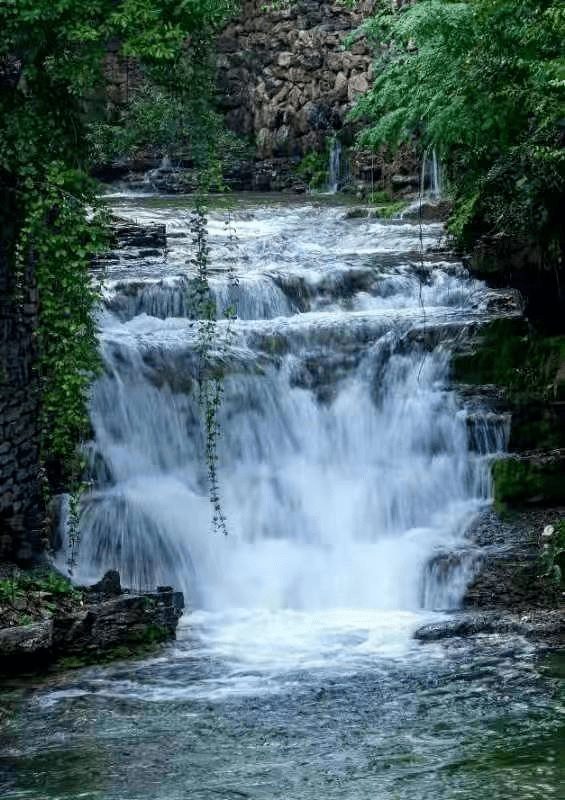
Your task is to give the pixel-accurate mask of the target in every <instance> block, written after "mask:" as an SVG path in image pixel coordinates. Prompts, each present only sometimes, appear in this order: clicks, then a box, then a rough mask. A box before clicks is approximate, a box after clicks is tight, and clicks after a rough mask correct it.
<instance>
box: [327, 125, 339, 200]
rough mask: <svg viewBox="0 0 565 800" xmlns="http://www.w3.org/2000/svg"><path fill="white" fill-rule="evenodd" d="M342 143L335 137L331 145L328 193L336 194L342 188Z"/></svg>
mask: <svg viewBox="0 0 565 800" xmlns="http://www.w3.org/2000/svg"><path fill="white" fill-rule="evenodd" d="M341 153H342V150H341V142H340V141H339V139H338V138H337V136H334V137H333V138H332V139H331V144H330V156H329V162H328V191H329V192H331V193H332V194H335V193H336V192H337V190H338V189H339V186H340V179H341Z"/></svg>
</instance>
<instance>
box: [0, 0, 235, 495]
mask: <svg viewBox="0 0 565 800" xmlns="http://www.w3.org/2000/svg"><path fill="white" fill-rule="evenodd" d="M233 9H234V3H233V0H191V1H190V2H189V1H188V0H184V1H183V2H178V0H118V2H116V0H91V2H89V3H86V4H85V3H82V2H80V0H17V2H16V0H8V1H7V2H3V3H1V4H0V195H1V196H2V198H3V201H4V202H2V203H1V204H0V263H4V264H6V265H7V266H8V268H9V270H10V272H11V274H12V276H13V279H12V286H13V287H15V288H14V292H15V293H14V297H13V300H14V302H23V300H24V299H25V298H24V294H25V290H26V289H29V288H30V287H29V285H28V286H26V285H24V283H25V282H28V281H29V277H28V273H29V268H30V267H31V268H32V273H33V278H32V280H33V281H35V282H36V284H37V287H38V290H39V298H40V318H39V328H38V332H37V341H38V362H37V364H38V372H39V380H40V388H41V408H42V411H41V423H42V430H43V460H44V462H46V463H49V462H53V461H54V460H62V461H63V462H64V463H65V470H64V471H65V473H66V475H65V476H64V478H65V479H66V480H68V478H69V476H70V477H71V478H72V477H73V476H75V475H76V472H77V464H76V459H75V452H76V451H75V445H76V442H77V440H79V439H80V438H81V436H83V435H84V434H85V432H86V430H87V428H86V426H87V422H86V415H85V399H86V390H87V387H88V384H89V381H90V379H91V378H92V376H93V375H94V374H95V372H96V369H97V357H96V337H95V326H94V323H93V321H92V311H93V306H94V304H95V302H96V299H97V296H98V295H97V291H96V288H95V287H93V286H92V284H91V281H90V278H89V275H88V265H89V261H90V259H91V258H92V256H93V255H95V254H96V253H97V252H98V251H99V250H100V248H101V247H103V245H104V241H105V233H104V221H103V216H102V214H101V212H100V210H99V209H98V208H97V205H96V197H95V191H96V190H95V186H94V185H93V184H92V183H91V182H90V181H89V180H88V178H87V170H88V166H89V157H90V154H91V153H92V147H93V137H92V136H89V135H88V134H89V130H91V117H92V109H93V100H94V98H95V96H96V91H98V89H99V88H101V87H103V84H104V76H103V69H102V65H103V59H104V56H105V54H106V46H107V43H108V42H109V41H110V40H112V39H114V40H115V39H116V38H117V39H119V40H120V43H121V54H122V55H124V56H131V57H135V58H136V59H137V60H138V62H139V64H140V66H141V68H143V69H144V70H145V71H146V74H147V75H148V76H150V77H151V79H152V81H153V83H154V84H155V85H159V86H161V87H163V89H162V91H163V92H164V93H165V94H167V97H168V96H170V95H171V93H172V89H173V88H174V87H175V84H176V85H177V86H178V85H182V86H184V87H186V86H189V87H190V104H189V106H187V108H188V107H189V110H190V114H191V115H192V118H193V120H195V122H194V124H193V127H192V131H193V134H194V135H193V141H192V151H193V157H194V158H195V160H196V161H197V162H198V163H199V164H205V165H206V168H207V169H208V172H209V174H213V172H214V170H213V163H212V161H213V159H212V147H211V144H212V141H213V133H212V130H213V127H212V126H210V125H209V118H210V115H209V113H208V111H209V102H208V97H209V91H208V90H209V87H210V74H211V73H210V70H209V69H208V65H209V64H210V48H209V42H210V37H211V36H212V35H213V32H214V31H215V30H217V28H218V26H219V25H220V24H221V23H222V22H223V21H224V20H225V18H226V15H227V14H229V13H231V12H232V10H233ZM203 64H205V65H206V69H202V68H201V67H202V65H203ZM160 108H161V110H162V109H163V104H161V106H160ZM132 113H133V112H132ZM144 113H145V121H144V123H143V125H144V126H145V128H146V129H147V131H146V132H147V135H149V134H152V133H153V132H154V127H153V128H151V126H149V125H148V123H147V116H148V115H149V113H150V111H149V107H148V106H147V104H146V106H145V111H144ZM139 114H140V115H141V116H143V114H142V113H141V111H139ZM153 124H154V125H155V124H158V120H157V119H156V117H155V115H154V118H153ZM170 124H171V123H170V120H169V121H167V125H170ZM204 128H206V129H207V131H209V133H208V134H207V135H202V131H203V129H204ZM122 138H125V139H127V136H126V134H125V133H124V134H123V136H122ZM216 172H217V170H216Z"/></svg>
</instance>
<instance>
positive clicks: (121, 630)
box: [0, 570, 184, 673]
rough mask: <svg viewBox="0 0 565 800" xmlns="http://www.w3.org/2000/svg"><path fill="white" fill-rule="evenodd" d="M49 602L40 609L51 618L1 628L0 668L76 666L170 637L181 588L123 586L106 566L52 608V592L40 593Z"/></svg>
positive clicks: (10, 670)
mask: <svg viewBox="0 0 565 800" xmlns="http://www.w3.org/2000/svg"><path fill="white" fill-rule="evenodd" d="M42 594H43V595H44V600H46V601H48V605H46V606H45V608H44V609H42V608H41V607H40V608H39V612H40V613H45V614H52V616H51V617H49V618H47V619H43V620H39V621H37V622H34V623H31V624H29V625H21V624H20V625H12V626H11V627H7V628H2V629H0V671H1V672H4V673H14V672H19V671H22V670H25V671H36V670H37V669H40V668H45V667H49V666H50V665H53V664H56V663H58V662H60V661H61V660H62V659H68V658H72V659H73V660H74V662H76V665H77V666H78V665H80V664H83V663H91V662H95V661H97V660H100V659H101V658H107V657H108V656H109V655H111V654H112V652H113V651H114V650H116V649H118V648H119V655H120V656H121V657H124V656H126V655H135V654H136V652H138V651H139V649H140V648H142V647H144V646H147V645H153V644H155V643H158V642H163V641H166V640H168V639H172V638H174V636H175V631H176V627H177V624H178V620H179V618H180V617H181V615H182V611H183V608H184V597H183V594H182V592H175V591H174V590H173V589H172V587H170V586H160V587H158V589H157V590H156V591H155V592H147V593H145V594H133V593H128V592H127V591H123V590H122V588H121V584H120V576H119V573H118V572H117V571H116V570H110V571H109V572H107V573H106V575H104V577H103V578H102V580H100V581H99V582H98V583H97V584H94V585H93V586H91V587H89V588H88V589H84V590H80V589H77V591H76V596H75V597H74V600H73V601H72V602H71V600H70V598H65V600H64V602H61V603H60V604H59V605H58V606H57V607H56V608H55V610H54V611H53V610H52V608H53V605H55V604H56V603H55V597H54V596H53V595H51V594H49V593H45V592H44V593H42Z"/></svg>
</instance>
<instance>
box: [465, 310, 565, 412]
mask: <svg viewBox="0 0 565 800" xmlns="http://www.w3.org/2000/svg"><path fill="white" fill-rule="evenodd" d="M481 333H482V335H481V339H480V341H479V342H478V344H477V347H476V349H475V352H474V353H472V354H471V355H465V356H459V357H458V358H456V359H455V360H454V366H453V368H454V377H455V379H456V380H457V381H459V382H462V383H463V382H464V383H474V384H486V383H496V384H498V385H499V386H503V387H505V388H506V389H507V390H508V393H509V395H510V396H512V397H514V399H518V398H519V396H520V395H521V394H527V395H529V396H530V397H531V396H532V395H537V396H538V397H540V398H550V399H554V400H561V399H565V336H540V335H539V334H538V333H537V332H536V331H535V330H534V329H533V328H532V327H531V326H530V325H529V324H528V322H527V321H526V320H523V319H500V320H496V321H494V322H492V323H490V325H487V326H486V327H485V328H484V330H483V331H482V332H481Z"/></svg>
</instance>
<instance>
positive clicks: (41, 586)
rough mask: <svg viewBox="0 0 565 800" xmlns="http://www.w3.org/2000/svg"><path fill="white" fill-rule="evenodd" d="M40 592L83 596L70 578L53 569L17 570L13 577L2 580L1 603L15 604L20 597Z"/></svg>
mask: <svg viewBox="0 0 565 800" xmlns="http://www.w3.org/2000/svg"><path fill="white" fill-rule="evenodd" d="M39 593H44V594H48V595H51V596H53V597H72V598H75V599H76V598H79V597H80V596H81V594H80V592H79V591H78V590H77V589H76V588H75V587H74V586H73V585H72V583H71V582H70V581H69V580H68V578H65V577H64V576H63V575H60V574H59V573H58V572H54V571H52V570H50V571H48V572H39V571H38V572H33V571H32V572H21V573H20V572H16V573H14V575H13V576H12V577H11V578H7V579H5V580H1V581H0V603H11V604H14V603H15V602H16V601H17V600H19V599H25V598H27V597H28V596H29V595H32V594H39Z"/></svg>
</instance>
